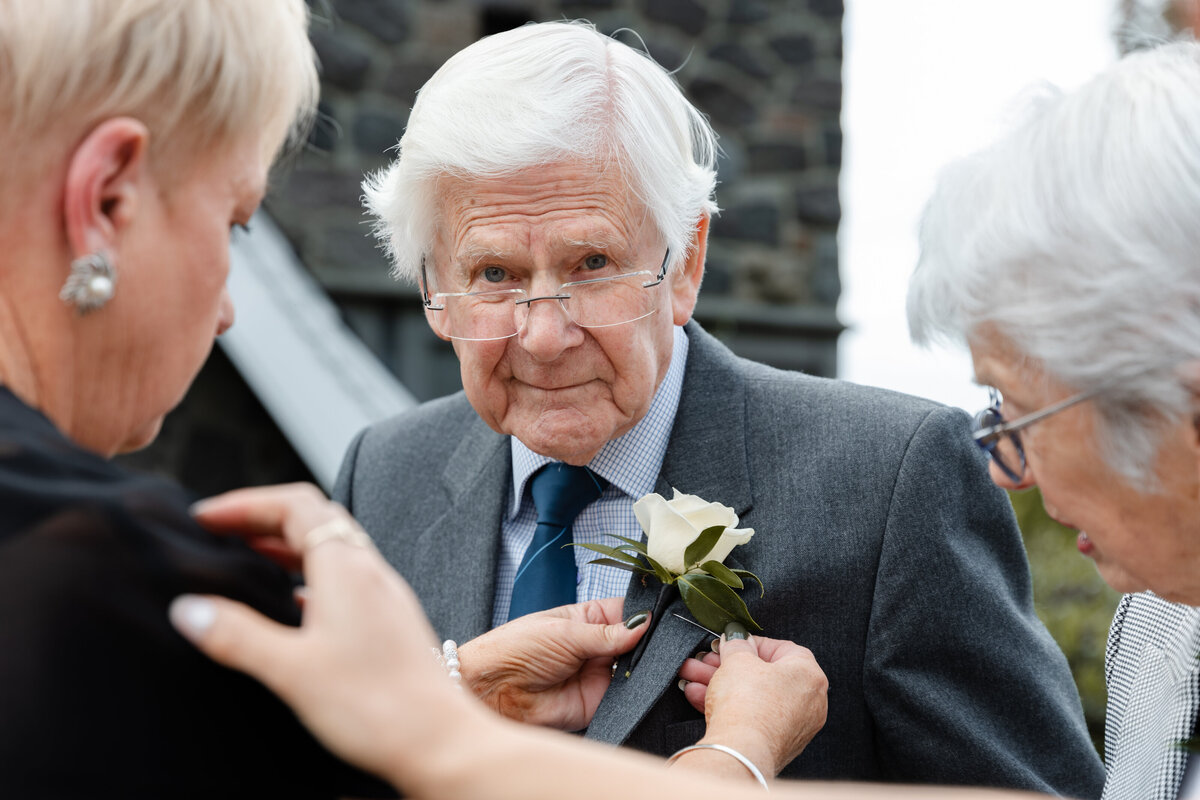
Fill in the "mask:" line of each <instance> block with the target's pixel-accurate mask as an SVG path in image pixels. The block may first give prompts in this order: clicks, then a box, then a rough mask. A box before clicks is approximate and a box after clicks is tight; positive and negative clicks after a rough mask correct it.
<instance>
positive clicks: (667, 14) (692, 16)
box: [645, 0, 708, 36]
mask: <svg viewBox="0 0 1200 800" xmlns="http://www.w3.org/2000/svg"><path fill="white" fill-rule="evenodd" d="M645 9H646V17H647V18H649V19H651V20H653V21H654V22H662V23H665V24H667V25H671V26H672V27H675V28H678V29H679V30H681V31H683V32H684V33H686V34H688V35H690V36H697V35H699V34H700V32H701V31H703V30H704V26H705V25H707V24H708V9H706V8H705V7H704V5H703V4H701V3H699V2H697V0H646V6H645Z"/></svg>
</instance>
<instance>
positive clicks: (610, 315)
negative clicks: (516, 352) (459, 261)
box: [437, 271, 654, 341]
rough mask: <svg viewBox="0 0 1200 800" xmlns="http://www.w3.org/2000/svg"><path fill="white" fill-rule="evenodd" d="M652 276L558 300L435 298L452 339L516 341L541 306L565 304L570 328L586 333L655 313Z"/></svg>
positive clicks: (585, 287) (642, 274) (584, 284)
mask: <svg viewBox="0 0 1200 800" xmlns="http://www.w3.org/2000/svg"><path fill="white" fill-rule="evenodd" d="M653 279H654V276H653V275H652V274H651V273H650V272H647V271H638V272H634V273H630V274H628V275H622V276H618V277H614V278H602V279H599V280H594V281H579V282H576V283H569V284H564V285H563V287H562V289H561V290H560V292H559V294H557V295H551V296H549V297H541V298H539V297H535V298H529V296H528V295H527V294H526V293H525V291H524V290H522V289H505V290H500V291H496V292H472V293H470V294H441V295H437V299H438V302H439V303H440V304H441V305H443V306H444V308H445V313H446V315H447V321H448V323H449V329H450V330H449V333H450V336H451V337H453V338H456V339H467V340H476V341H486V340H490V339H504V338H507V337H509V336H512V335H514V334H515V333H517V331H519V330H520V329H521V328H522V327H523V326H524V325H525V321H526V319H527V318H528V316H529V315H530V314H532V313H534V310H533V306H534V305H535V304H537V303H552V304H555V305H559V304H561V307H562V309H563V311H564V312H565V313H566V315H567V317H568V318H570V320H571V321H572V322H574V323H575V324H576V325H579V326H580V327H583V328H603V327H608V326H612V325H623V324H625V323H627V322H634V321H636V320H639V319H642V318H643V317H647V316H649V315H650V314H652V313H653V312H654V295H653V294H652V292H651V289H647V288H646V287H645V285H646V284H647V283H649V282H651V281H652V280H653Z"/></svg>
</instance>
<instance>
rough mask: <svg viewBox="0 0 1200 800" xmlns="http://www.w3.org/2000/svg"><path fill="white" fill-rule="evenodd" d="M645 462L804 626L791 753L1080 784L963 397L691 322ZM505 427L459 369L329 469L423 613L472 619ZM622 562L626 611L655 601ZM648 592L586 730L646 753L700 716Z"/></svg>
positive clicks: (1075, 714) (490, 552)
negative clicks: (810, 367) (822, 375)
mask: <svg viewBox="0 0 1200 800" xmlns="http://www.w3.org/2000/svg"><path fill="white" fill-rule="evenodd" d="M686 331H687V335H688V337H689V351H688V361H687V370H686V373H685V377H684V384H683V391H682V396H681V399H680V404H679V411H678V413H677V415H676V420H675V427H674V430H673V431H672V435H671V441H670V444H669V446H668V449H667V454H666V457H665V459H664V462H663V466H662V471H661V475H660V477H659V481H658V490H659V491H660V492H661V493H666V492H668V491H669V488H670V487H675V488H678V489H679V490H680V491H683V492H688V493H692V494H697V495H699V496H701V497H703V498H705V499H707V500H713V501H718V502H721V503H725V504H726V505H729V506H732V507H733V508H734V509H735V510H736V511H737V513H738V515H739V516H740V517H741V523H740V524H741V525H742V526H745V527H752V528H754V529H755V531H756V534H755V536H754V538H753V540H751V542H750V543H749V544H747V545H744V546H742V547H739V548H738V549H737V550H735V551H734V552H733V554H732V555H731V556H730V558H729V559H728V561H727V563H729V564H730V566H735V567H739V566H740V567H743V568H746V569H750V570H752V571H754V572H756V573H757V574H758V575H760V576H761V577H762V579H763V581H764V583H765V584H766V590H767V591H766V596H765V597H763V598H761V599H759V598H758V596H757V592H749V591H748V592H745V593H744V595H743V596H744V597H745V599H746V600H747V602H748V604H749V606H750V610H751V613H752V614H753V615H754V617H755V618H756V619H757V620H758V621H759V622H760V623H761V624H762V625H763V627H764V629H765V632H766V634H767V635H770V636H774V637H778V638H783V639H791V640H794V641H796V642H799V643H801V644H803V645H805V646H807V647H809V648H811V649H812V651H813V653H814V654H815V655H816V658H817V660H818V662H819V663H820V664H821V666H822V668H823V669H824V670H825V673H826V674H827V675H828V677H829V682H830V688H829V718H828V722H827V723H826V725H825V728H824V729H823V730H822V731H821V732H820V733H819V734H818V735H817V736H816V738H815V739H814V740H813V741H812V743H811V744H810V745H809V746H808V748H807V749H806V750H805V751H804V753H803V754H801V755H800V757H799V758H797V759H796V761H794V762H793V763H792V764H791V765H790V766H789V767H788V769H787V770H786V771H785V773H784V774H785V775H788V776H791V777H800V776H804V777H810V778H853V779H860V780H883V781H889V780H894V781H925V782H934V783H958V784H982V785H993V786H1011V787H1020V788H1026V789H1035V790H1041V791H1048V792H1057V793H1062V794H1066V795H1069V796H1073V797H1089V798H1090V797H1098V796H1099V794H1100V788H1101V784H1102V782H1103V769H1102V766H1101V764H1100V760H1099V758H1098V757H1097V755H1096V753H1095V751H1094V749H1093V748H1092V746H1091V743H1090V741H1089V739H1088V737H1087V733H1086V729H1085V726H1084V723H1083V715H1082V711H1081V708H1080V704H1079V698H1078V694H1077V693H1076V689H1075V686H1074V684H1073V682H1072V679H1071V675H1070V672H1069V671H1068V669H1067V665H1066V661H1065V659H1064V658H1063V656H1062V653H1061V651H1059V649H1058V647H1057V646H1056V645H1055V643H1054V641H1053V640H1052V639H1051V638H1050V636H1049V634H1048V633H1047V632H1046V630H1045V628H1044V627H1043V626H1042V624H1041V623H1040V622H1039V621H1038V619H1037V617H1036V616H1035V615H1034V612H1033V606H1032V601H1031V588H1030V579H1029V567H1028V564H1027V562H1026V560H1025V552H1024V549H1023V547H1022V543H1021V538H1020V535H1019V532H1018V530H1017V528H1016V524H1015V522H1014V520H1013V515H1012V512H1011V508H1010V506H1009V504H1008V501H1007V499H1006V498H1005V496H1004V494H1003V493H1002V492H1001V491H1000V490H999V489H997V488H996V487H995V486H994V485H993V484H992V483H991V481H990V480H989V479H988V477H987V474H986V471H985V465H984V463H983V457H982V455H981V454H980V453H979V451H978V449H977V448H976V447H975V445H974V444H973V443H972V442H971V439H970V437H969V435H968V420H967V417H966V415H965V414H963V413H962V412H960V411H955V410H951V409H947V408H943V407H939V406H937V405H935V404H934V403H931V402H928V401H923V400H918V399H916V398H912V397H906V396H903V395H898V394H895V393H891V392H885V391H882V390H875V389H869V388H865V387H861V386H856V385H853V384H848V383H844V382H839V381H831V380H825V379H819V378H813V377H810V376H806V375H802V374H798V373H790V372H783V371H779V370H775V369H771V368H769V367H765V366H763V365H761V364H756V363H753V362H750V361H746V360H744V359H740V358H738V357H736V356H734V355H733V354H732V353H731V352H729V351H728V350H727V349H726V348H725V347H724V346H723V345H721V344H720V343H719V342H717V341H716V340H715V339H713V338H712V337H711V336H709V335H708V334H707V333H705V332H704V331H703V330H702V329H701V328H700V327H699V326H698V325H697V324H696V323H694V322H693V323H689V324H688V326H687V328H686ZM510 475H511V464H510V456H509V444H508V439H507V437H505V436H501V435H498V434H496V433H494V432H493V431H491V430H490V429H488V428H487V426H486V425H484V423H483V422H482V421H481V420H480V419H479V418H478V416H477V415H476V414H475V412H474V410H473V409H472V408H471V406H470V405H469V403H468V402H467V400H466V399H465V397H464V396H463V395H462V394H461V393H460V394H458V395H454V396H451V397H448V398H443V399H440V400H436V401H433V402H430V403H427V404H425V405H423V406H421V407H420V408H418V409H416V410H415V411H413V412H410V413H407V414H405V415H402V416H400V417H398V418H395V419H392V420H389V421H386V422H383V423H381V424H378V425H375V426H373V427H371V428H369V429H367V430H366V431H364V432H363V433H362V434H360V435H359V437H358V438H357V439H356V440H355V441H354V442H353V444H352V445H351V447H350V449H349V451H348V453H347V456H346V461H345V463H344V465H343V467H342V473H341V476H340V478H339V480H338V485H337V488H336V489H335V497H336V498H337V499H339V500H340V501H341V502H343V503H345V504H346V506H347V507H349V508H350V510H351V511H352V512H353V513H354V514H355V516H357V517H358V519H359V520H360V521H361V522H362V524H363V525H364V526H365V528H366V529H367V530H368V531H370V532H371V534H372V535H373V536H374V537H375V538H376V540H377V541H378V542H379V545H380V549H381V550H382V551H383V554H384V555H385V556H386V557H387V558H388V559H389V560H390V561H391V563H392V564H393V565H394V566H395V567H396V568H397V569H398V570H399V571H400V572H401V573H402V574H403V575H404V576H405V577H406V578H407V579H408V580H409V581H410V582H411V583H412V585H413V587H414V588H415V589H416V591H417V593H418V595H419V596H420V597H421V598H422V601H423V602H424V604H425V608H426V611H427V612H428V614H429V616H430V618H431V619H432V620H433V624H434V627H435V628H436V629H437V630H438V631H439V633H440V634H442V635H444V636H445V637H448V638H454V639H457V640H459V641H463V640H466V639H469V638H471V637H473V636H477V635H479V634H481V633H483V632H485V631H486V630H487V629H488V627H489V625H490V620H491V613H492V598H493V592H494V586H495V567H496V560H497V550H498V542H499V535H500V519H501V514H502V513H503V508H504V503H505V501H506V500H507V498H508V493H509V485H510V482H511V477H510ZM655 594H656V589H655V587H653V586H643V585H642V583H641V581H640V579H635V580H632V581H631V583H630V587H629V592H628V595H627V599H626V604H625V608H626V611H627V612H629V613H632V612H634V611H637V610H642V609H647V608H650V607H651V606H652V605H653V601H654V596H655ZM671 611H678V612H680V613H686V612H685V611H684V609H683V606H682V604H681V603H677V605H676V607H675V608H673V609H670V610H669V611H668V614H665V615H663V617H662V620H661V624H660V625H659V626H658V628H657V630H656V631H655V633H654V636H653V639H652V641H651V642H650V644H649V646H648V648H647V651H646V655H645V656H644V657H643V659H642V661H641V663H640V664H639V665H638V667H637V669H636V670H634V672H633V675H632V677H631V678H629V679H625V678H624V677H622V673H623V671H624V670H623V668H622V669H620V670H618V675H617V677H616V678H615V679H614V681H613V683H612V685H611V687H610V689H609V691H608V693H607V695H606V696H605V698H604V701H603V702H602V703H601V705H600V708H599V710H598V711H597V713H596V716H595V718H594V720H593V721H592V724H591V726H590V727H589V729H588V732H587V735H588V737H589V738H594V739H599V740H602V741H607V742H613V743H626V744H629V745H631V746H634V747H637V748H640V749H643V750H647V751H650V752H653V753H657V754H659V755H665V754H669V753H671V752H673V751H674V750H675V749H677V748H679V747H681V746H684V745H687V744H691V743H693V742H695V741H696V739H697V738H699V737H700V735H701V734H702V732H703V727H704V722H703V717H702V716H701V715H700V714H698V713H697V712H696V711H695V710H694V709H692V708H691V707H690V706H689V705H688V704H687V703H686V701H685V700H684V698H683V694H682V693H681V692H679V691H678V690H677V689H675V688H674V685H675V680H676V671H677V670H678V668H679V666H680V664H681V663H682V662H683V660H684V659H685V658H686V657H687V656H688V655H689V654H690V653H692V652H694V651H696V650H697V649H700V648H702V647H703V646H705V642H704V637H705V636H706V634H704V633H703V632H702V631H698V630H696V629H695V628H692V627H691V626H689V625H687V624H685V623H684V622H682V621H680V620H678V619H675V618H674V617H672V616H670V612H671Z"/></svg>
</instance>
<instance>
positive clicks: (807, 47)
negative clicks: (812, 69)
mask: <svg viewBox="0 0 1200 800" xmlns="http://www.w3.org/2000/svg"><path fill="white" fill-rule="evenodd" d="M768 44H769V45H770V47H771V49H772V50H774V51H775V55H777V56H779V58H780V59H781V60H782V61H783V62H784V63H785V64H788V65H790V66H793V67H806V66H809V65H811V64H812V63H813V61H814V59H815V58H816V56H817V46H816V43H815V42H813V38H812V37H811V36H805V35H804V34H787V35H784V36H776V37H774V38H772V39H771V41H770V42H768Z"/></svg>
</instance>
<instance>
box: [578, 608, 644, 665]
mask: <svg viewBox="0 0 1200 800" xmlns="http://www.w3.org/2000/svg"><path fill="white" fill-rule="evenodd" d="M649 619H650V618H649V616H648V615H647V616H646V618H645V619H644V620H642V622H641V623H640V624H638V625H637V626H636V627H635V628H633V629H632V630H630V629H629V628H627V627H625V623H623V622H615V623H613V624H612V625H584V626H583V628H582V629H581V630H580V635H579V639H578V640H577V642H576V644H577V646H578V651H579V654H580V655H581V656H582V657H583V658H585V659H590V658H596V657H598V656H617V655H620V654H621V653H626V652H628V651H630V650H632V649H633V647H634V645H636V644H637V643H638V640H639V639H641V638H642V637H643V636H644V635H645V634H646V631H647V630H648V629H649V627H650V626H649V625H647V624H646V623H647V622H648V621H649Z"/></svg>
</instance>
